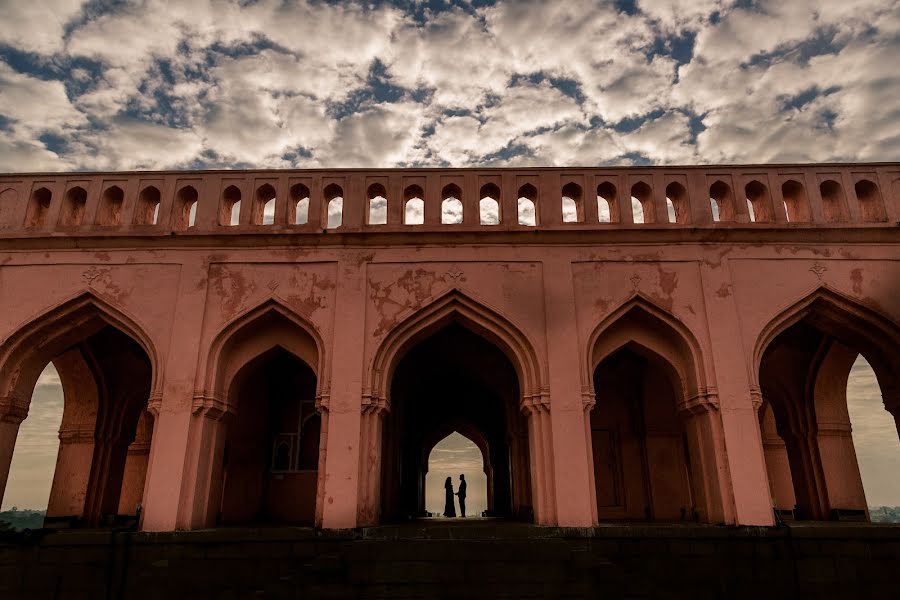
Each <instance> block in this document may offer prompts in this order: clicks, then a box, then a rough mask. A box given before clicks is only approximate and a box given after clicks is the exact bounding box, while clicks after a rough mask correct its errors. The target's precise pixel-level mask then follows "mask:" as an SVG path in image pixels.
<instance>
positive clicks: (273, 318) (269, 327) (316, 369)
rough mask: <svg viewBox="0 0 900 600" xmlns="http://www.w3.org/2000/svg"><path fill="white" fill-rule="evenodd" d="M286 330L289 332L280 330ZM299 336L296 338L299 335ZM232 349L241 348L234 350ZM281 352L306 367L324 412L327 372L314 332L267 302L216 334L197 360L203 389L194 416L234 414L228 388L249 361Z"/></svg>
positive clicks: (309, 325) (274, 303)
mask: <svg viewBox="0 0 900 600" xmlns="http://www.w3.org/2000/svg"><path fill="white" fill-rule="evenodd" d="M285 324H287V325H289V327H287V328H285V327H283V326H284V325H285ZM298 334H299V335H298ZM236 346H241V348H238V349H237V350H236ZM275 347H280V348H282V349H284V350H285V351H287V352H289V353H291V354H293V355H294V356H296V357H297V358H298V359H300V360H301V361H303V362H304V363H306V364H307V365H308V366H309V367H310V368H311V369H312V371H313V373H315V375H316V382H317V383H316V388H317V389H316V404H317V407H319V408H322V409H327V406H328V400H327V398H328V383H327V381H328V376H329V368H328V363H327V360H326V352H325V347H324V344H323V342H322V336H321V334H320V333H319V331H318V329H317V328H316V327H315V326H314V325H313V324H312V323H311V322H309V321H308V320H307V319H305V318H303V317H302V316H300V315H299V314H298V313H296V312H295V311H294V310H292V309H291V308H290V307H289V306H287V305H286V304H284V303H283V302H282V301H281V300H279V299H278V298H275V297H270V298H268V299H267V300H265V301H263V302H261V303H260V304H258V305H257V306H255V307H254V308H251V309H249V310H247V311H244V312H243V313H241V314H239V315H238V316H236V317H235V318H233V319H232V320H231V321H229V322H228V323H227V324H226V325H225V326H224V327H222V329H221V330H220V331H219V332H218V333H217V334H216V336H215V338H214V339H213V341H212V343H211V344H210V350H209V353H208V354H206V355H204V354H203V353H201V355H200V364H199V366H198V370H197V372H198V377H202V378H203V379H202V388H201V389H197V390H195V392H194V402H193V410H194V412H198V411H205V412H207V413H208V414H210V416H220V415H221V414H222V413H225V412H233V411H234V410H235V407H233V406H231V405H230V404H229V399H228V398H227V394H228V386H229V385H230V382H231V380H232V379H233V378H234V376H235V374H236V373H237V371H238V370H240V368H241V367H243V366H244V365H245V364H247V362H249V361H250V360H252V359H253V358H255V357H257V356H259V355H261V354H263V353H264V352H266V351H268V350H271V349H273V348H275Z"/></svg>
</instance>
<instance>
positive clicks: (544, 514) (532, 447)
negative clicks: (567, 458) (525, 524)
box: [525, 394, 558, 525]
mask: <svg viewBox="0 0 900 600" xmlns="http://www.w3.org/2000/svg"><path fill="white" fill-rule="evenodd" d="M525 414H526V416H527V417H528V449H529V454H530V456H529V459H530V464H529V468H530V472H531V502H532V504H533V505H534V522H535V523H537V524H538V525H557V524H558V522H557V519H556V489H555V486H554V478H553V437H552V433H551V423H550V404H549V401H548V398H547V394H543V395H540V394H539V395H538V397H537V398H533V399H531V400H530V401H527V405H526V407H525Z"/></svg>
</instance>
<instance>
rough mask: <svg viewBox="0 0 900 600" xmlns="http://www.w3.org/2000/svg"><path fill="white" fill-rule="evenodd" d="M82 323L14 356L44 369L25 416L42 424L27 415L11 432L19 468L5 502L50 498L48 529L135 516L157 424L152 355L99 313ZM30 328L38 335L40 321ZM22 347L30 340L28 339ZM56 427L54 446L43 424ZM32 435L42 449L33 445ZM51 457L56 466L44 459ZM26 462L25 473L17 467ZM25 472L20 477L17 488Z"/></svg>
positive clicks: (23, 368)
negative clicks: (151, 402) (18, 430)
mask: <svg viewBox="0 0 900 600" xmlns="http://www.w3.org/2000/svg"><path fill="white" fill-rule="evenodd" d="M88 314H90V313H88ZM80 323H81V325H80V326H78V325H76V326H75V327H74V328H72V329H71V330H69V331H68V332H66V333H65V334H60V333H57V334H56V335H58V336H61V338H62V339H59V338H57V337H55V336H54V335H52V334H50V335H48V339H47V340H46V342H47V348H46V349H45V350H38V351H33V350H26V351H25V353H24V354H22V355H19V354H14V355H13V356H14V357H15V358H14V360H18V361H20V362H19V364H18V365H17V366H18V368H19V370H20V372H22V373H29V372H35V373H40V374H41V375H40V376H39V377H36V380H37V383H36V384H35V385H34V386H33V387H32V388H30V389H29V390H28V391H27V393H28V397H29V398H30V399H31V400H30V402H31V406H29V407H28V408H29V414H31V417H32V419H33V423H35V424H37V425H38V426H39V428H38V429H37V430H36V429H35V428H33V427H32V425H31V423H27V421H28V419H26V423H27V424H25V426H24V431H23V433H24V435H23V436H21V437H19V438H17V442H16V453H15V454H14V457H13V462H14V466H15V467H16V469H11V470H10V471H11V473H10V478H9V479H8V480H7V487H6V489H5V490H4V502H3V506H4V508H6V507H8V506H9V504H8V502H11V501H12V502H17V503H18V502H23V503H24V502H25V499H26V498H28V499H31V498H34V499H35V500H31V501H30V502H29V504H30V506H28V505H26V507H27V508H43V506H40V505H39V504H34V502H35V501H37V502H38V503H41V501H43V502H46V504H44V506H45V507H46V518H45V519H44V524H45V525H47V526H54V527H75V526H100V525H117V524H123V523H126V522H129V521H134V519H135V518H136V517H137V515H138V512H139V506H140V505H141V503H142V497H143V488H144V479H145V477H146V471H147V461H148V458H149V450H150V438H151V435H152V431H153V418H152V416H151V415H150V413H149V412H147V402H148V399H149V397H150V387H151V375H152V374H151V364H150V360H149V357H148V356H147V354H146V352H145V351H144V349H143V348H142V347H141V346H140V345H139V344H138V343H137V342H135V341H134V339H132V338H131V337H130V336H128V335H126V334H125V333H123V332H122V331H120V330H119V329H117V328H116V327H113V326H112V325H109V324H106V323H102V321H101V319H95V320H91V319H86V320H83V321H80ZM101 323H102V324H101ZM36 331H37V332H38V333H37V335H41V333H40V332H41V331H42V329H41V328H40V327H38V328H37V329H36ZM45 334H46V332H45ZM24 344H26V345H29V344H28V342H27V340H26V341H25V342H24ZM48 358H49V360H50V361H51V364H50V365H48V363H47V360H48ZM54 375H56V376H57V377H54ZM32 381H33V380H32ZM26 385H27V384H26ZM60 408H61V414H60V412H59V411H60ZM54 417H55V418H54ZM57 424H58V427H56V428H55V430H56V431H58V443H56V444H54V441H53V440H51V439H49V437H48V436H47V429H49V430H50V431H51V432H53V431H54V425H57ZM33 441H34V442H36V443H37V444H40V446H39V447H37V448H35V447H32V446H31V444H32V442H33ZM20 450H21V451H22V453H20V452H19V451H20ZM54 450H56V452H54ZM51 458H53V459H55V463H50V462H49V461H50V459H51ZM36 461H43V464H44V465H45V467H44V469H46V470H44V473H45V475H43V476H42V475H40V474H39V470H38V469H37V465H38V464H40V462H36ZM22 467H25V468H28V469H29V472H28V473H25V474H19V473H18V472H17V470H18V469H20V468H22ZM47 473H49V476H48V475H46V474H47ZM23 477H24V478H25V479H26V482H25V483H24V489H21V490H20V489H18V486H19V481H20V478H23ZM29 479H30V481H29ZM48 480H50V483H49V485H48ZM6 491H9V492H10V494H9V495H7V494H6ZM22 492H24V494H22ZM48 492H49V495H47V494H48ZM39 495H40V499H38V496H39Z"/></svg>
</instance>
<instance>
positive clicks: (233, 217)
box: [219, 185, 241, 227]
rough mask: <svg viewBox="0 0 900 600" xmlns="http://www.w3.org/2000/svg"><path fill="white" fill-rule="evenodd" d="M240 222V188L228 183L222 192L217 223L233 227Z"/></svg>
mask: <svg viewBox="0 0 900 600" xmlns="http://www.w3.org/2000/svg"><path fill="white" fill-rule="evenodd" d="M240 222H241V190H239V189H238V188H237V186H234V185H229V186H228V187H227V188H225V191H224V192H222V208H221V211H220V213H219V225H225V226H227V227H233V226H235V225H238V224H239V223H240Z"/></svg>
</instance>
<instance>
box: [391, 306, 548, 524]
mask: <svg viewBox="0 0 900 600" xmlns="http://www.w3.org/2000/svg"><path fill="white" fill-rule="evenodd" d="M519 389H520V388H519V381H518V377H517V375H516V371H515V369H514V367H513V365H512V363H511V362H510V360H509V358H507V356H506V354H504V353H503V352H502V351H501V350H500V349H499V348H497V347H496V346H494V345H493V344H492V343H490V342H489V341H487V340H485V339H484V338H482V337H481V336H479V335H477V334H476V333H473V332H472V331H470V330H469V329H466V328H465V327H463V326H462V325H460V324H458V323H451V324H450V325H448V326H447V327H445V328H443V329H441V330H439V331H437V332H436V333H434V334H432V335H431V336H430V337H428V338H426V339H425V340H423V341H421V342H419V343H418V344H416V345H415V346H413V347H412V348H411V349H410V350H409V351H408V352H407V353H406V355H405V356H404V357H403V359H402V360H401V361H400V363H399V364H398V365H397V368H396V370H395V371H394V377H393V380H392V382H391V389H390V397H391V411H390V413H388V415H387V417H386V419H385V422H384V436H383V440H384V448H383V455H382V456H383V460H384V463H383V464H384V468H383V469H382V488H381V489H382V521H401V520H408V519H412V518H416V517H421V516H425V514H426V512H425V475H426V473H427V472H428V456H429V453H430V452H431V449H432V448H433V447H434V445H435V443H437V442H438V441H439V440H441V439H443V438H444V437H445V436H447V435H448V434H450V433H451V432H453V431H463V432H465V435H466V437H469V438H470V439H472V440H473V441H475V442H476V443H478V442H479V441H481V442H482V444H483V445H484V448H483V449H482V451H483V452H484V454H485V456H486V457H488V460H487V462H488V465H487V468H486V470H487V471H489V476H488V486H489V490H488V494H487V496H488V509H487V514H488V515H491V516H498V517H512V516H526V517H527V516H528V515H530V514H531V485H530V478H529V472H528V468H529V467H528V465H529V461H528V442H527V439H528V437H527V431H528V430H527V423H526V420H525V417H524V415H523V414H522V412H521V410H520V409H519V400H520V392H519ZM479 446H481V444H479ZM485 450H486V452H485Z"/></svg>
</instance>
